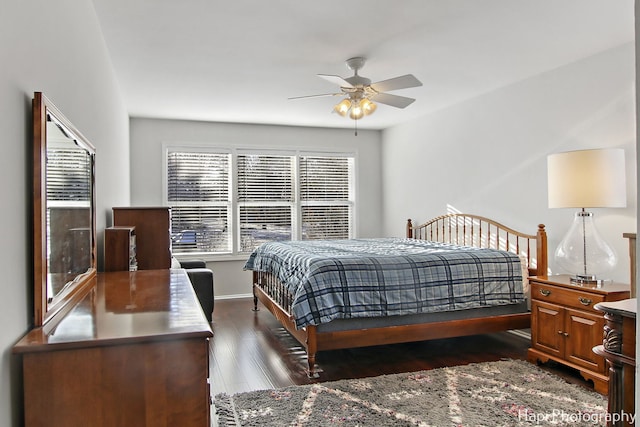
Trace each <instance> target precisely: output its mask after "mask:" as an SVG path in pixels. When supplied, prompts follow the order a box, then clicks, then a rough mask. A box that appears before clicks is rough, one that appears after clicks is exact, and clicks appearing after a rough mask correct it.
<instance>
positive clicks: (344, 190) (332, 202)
mask: <svg viewBox="0 0 640 427" xmlns="http://www.w3.org/2000/svg"><path fill="white" fill-rule="evenodd" d="M352 175H353V158H346V157H320V156H302V157H301V158H300V199H301V215H302V220H301V221H302V239H303V240H313V239H348V238H349V237H351V228H352V227H351V217H352V212H351V210H352V203H351V201H352V200H353V199H354V198H353V194H352V193H353V188H352V185H351V181H352V179H351V177H352Z"/></svg>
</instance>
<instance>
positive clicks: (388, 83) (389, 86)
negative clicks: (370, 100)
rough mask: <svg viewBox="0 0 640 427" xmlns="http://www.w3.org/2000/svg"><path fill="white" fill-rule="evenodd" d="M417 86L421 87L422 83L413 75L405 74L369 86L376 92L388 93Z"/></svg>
mask: <svg viewBox="0 0 640 427" xmlns="http://www.w3.org/2000/svg"><path fill="white" fill-rule="evenodd" d="M417 86H422V83H421V82H420V80H418V79H416V78H415V76H414V75H413V74H406V75H404V76H400V77H394V78H392V79H388V80H382V81H381V82H376V83H373V84H371V87H372V88H373V89H375V90H376V92H388V91H390V90H398V89H407V88H410V87H417Z"/></svg>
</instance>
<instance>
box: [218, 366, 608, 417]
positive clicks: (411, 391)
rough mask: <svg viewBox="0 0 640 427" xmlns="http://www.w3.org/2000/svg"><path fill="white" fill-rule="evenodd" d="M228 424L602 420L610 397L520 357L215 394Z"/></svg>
mask: <svg viewBox="0 0 640 427" xmlns="http://www.w3.org/2000/svg"><path fill="white" fill-rule="evenodd" d="M214 404H215V408H216V414H217V418H218V424H219V426H220V427H228V426H313V427H315V426H325V425H343V426H375V427H378V426H437V427H443V426H491V427H496V426H530V425H538V426H550V425H553V426H599V425H606V418H607V415H606V408H607V401H606V398H605V397H603V396H601V395H600V394H598V393H595V392H593V391H590V390H588V389H585V388H583V387H580V386H579V385H575V384H570V383H568V382H566V381H565V380H563V379H561V378H560V377H557V376H555V375H553V374H550V373H548V372H546V371H543V370H542V369H540V368H538V367H537V366H535V365H532V364H530V363H528V362H525V361H521V360H502V361H498V362H486V363H475V364H470V365H464V366H456V367H449V368H440V369H433V370H429V371H420V372H411V373H406V374H394V375H383V376H379V377H373V378H363V379H352V380H340V381H332V382H324V383H316V384H310V385H303V386H291V387H286V388H282V389H276V390H262V391H253V392H247V393H238V394H235V395H232V396H229V395H227V394H224V393H223V394H218V395H216V396H215V401H214Z"/></svg>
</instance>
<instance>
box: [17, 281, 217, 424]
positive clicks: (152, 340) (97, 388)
mask: <svg viewBox="0 0 640 427" xmlns="http://www.w3.org/2000/svg"><path fill="white" fill-rule="evenodd" d="M94 280H95V281H96V283H95V285H94V286H92V287H90V288H89V290H88V291H87V293H86V295H84V297H83V298H82V300H81V301H80V302H79V303H78V304H76V305H75V306H74V307H73V308H72V309H71V311H70V312H69V313H68V314H66V315H65V316H64V317H63V318H62V319H61V320H59V321H57V322H56V323H55V324H54V325H49V324H47V325H46V326H45V328H36V329H33V330H31V331H30V332H29V333H28V334H27V335H26V336H25V337H24V338H22V339H21V340H20V341H19V342H18V343H17V344H16V345H15V346H14V348H13V351H14V353H17V354H19V355H20V356H21V358H22V363H23V371H24V406H25V425H26V426H27V427H30V426H51V427H53V426H94V427H101V426H136V427H139V426H154V427H157V426H202V427H204V426H209V423H210V419H209V418H210V401H211V398H210V391H209V382H208V376H209V362H208V354H209V351H208V340H209V338H210V337H211V336H213V334H212V332H211V327H210V325H209V323H208V322H207V320H206V318H205V316H204V314H203V312H202V309H201V308H200V304H199V303H198V299H197V297H196V295H195V292H194V291H193V288H192V286H191V283H190V282H189V279H188V277H187V274H186V272H185V271H184V270H169V269H166V270H144V271H134V272H128V271H122V272H110V273H100V274H98V276H97V278H95V279H94Z"/></svg>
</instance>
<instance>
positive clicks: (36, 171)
mask: <svg viewBox="0 0 640 427" xmlns="http://www.w3.org/2000/svg"><path fill="white" fill-rule="evenodd" d="M49 117H52V121H54V122H56V124H57V125H58V126H60V127H62V128H63V129H64V131H66V132H65V133H67V134H68V135H69V137H70V139H72V140H73V141H74V142H75V143H76V144H77V145H78V146H79V147H81V148H83V149H85V150H87V152H88V153H89V156H90V158H91V185H90V191H91V196H90V214H91V220H90V226H91V233H90V236H91V248H90V251H91V254H90V267H89V269H87V271H86V272H84V273H80V274H78V275H77V276H76V277H75V278H73V279H72V280H70V281H68V282H67V283H66V285H65V286H64V287H63V289H62V290H61V291H60V293H58V294H57V295H56V296H55V297H52V298H50V297H49V296H48V295H47V290H48V284H49V271H48V267H47V264H48V263H47V239H48V236H47V197H46V196H47V121H48V120H49ZM95 153H96V150H95V147H94V146H93V145H92V144H91V143H90V142H89V141H88V140H87V139H86V138H85V137H84V136H83V135H82V134H81V133H80V131H78V129H76V127H75V126H74V125H73V124H72V123H71V122H70V121H69V120H68V119H67V118H66V117H65V116H64V114H62V112H61V111H60V110H58V108H56V106H55V105H53V103H52V102H51V101H49V100H48V99H47V98H46V97H45V96H44V95H43V94H42V92H35V93H34V97H33V271H34V278H33V279H34V280H33V285H34V286H33V302H34V326H36V327H40V326H44V325H45V324H46V323H47V322H49V321H51V320H52V319H53V318H54V316H56V315H58V314H60V315H63V314H64V313H66V312H67V311H68V310H70V309H71V308H72V306H73V305H74V304H73V303H74V302H78V301H80V299H81V298H82V297H83V296H84V295H85V293H86V292H84V291H88V290H89V289H90V288H91V286H90V285H92V284H94V283H95V280H94V279H95V277H96V275H97V259H96V210H95V209H96V197H95Z"/></svg>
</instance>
